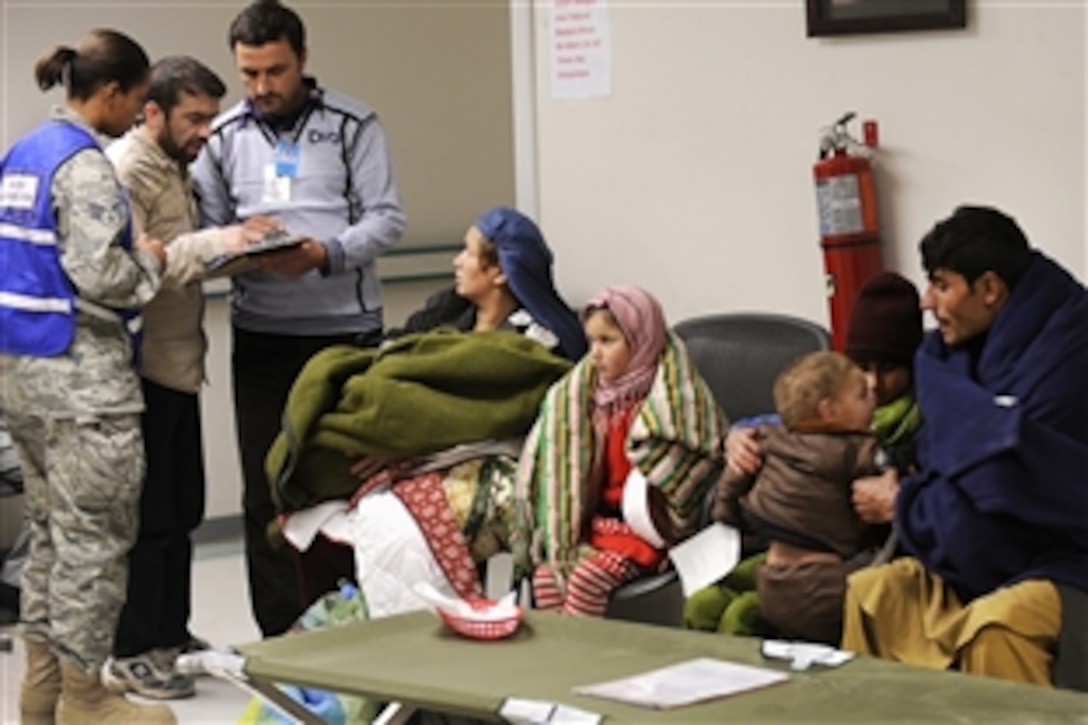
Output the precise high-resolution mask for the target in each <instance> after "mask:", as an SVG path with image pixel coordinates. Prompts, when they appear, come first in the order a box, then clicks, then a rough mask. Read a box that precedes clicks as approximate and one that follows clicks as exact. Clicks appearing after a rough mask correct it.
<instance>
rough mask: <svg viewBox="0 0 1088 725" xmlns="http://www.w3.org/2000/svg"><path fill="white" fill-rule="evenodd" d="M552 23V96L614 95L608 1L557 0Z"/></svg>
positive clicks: (585, 96) (596, 96)
mask: <svg viewBox="0 0 1088 725" xmlns="http://www.w3.org/2000/svg"><path fill="white" fill-rule="evenodd" d="M550 26H551V33H550V42H551V60H552V73H551V75H552V97H553V98H600V97H602V96H608V95H611V94H612V45H611V38H610V32H609V26H608V0H553V2H552V13H551V23H550Z"/></svg>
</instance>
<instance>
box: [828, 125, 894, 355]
mask: <svg viewBox="0 0 1088 725" xmlns="http://www.w3.org/2000/svg"><path fill="white" fill-rule="evenodd" d="M854 115H855V114H854V113H847V114H846V115H845V116H843V117H842V118H840V119H839V120H838V121H836V122H835V124H834V125H832V126H830V127H829V128H827V129H824V131H823V133H822V135H821V138H820V157H819V160H818V161H817V162H816V164H815V165H814V166H813V167H812V173H813V176H814V177H815V179H816V205H817V208H818V209H819V214H820V246H822V247H823V250H824V270H825V272H826V274H827V297H828V305H829V307H830V311H831V345H832V347H833V348H834V349H835V350H842V349H843V348H844V347H845V345H846V327H847V325H848V324H849V321H850V308H851V307H852V305H853V303H854V298H855V297H857V294H858V289H859V288H860V287H861V285H862V284H864V283H865V280H867V279H869V278H870V277H872V276H873V275H875V274H878V273H879V272H880V271H881V270H882V268H883V264H882V262H881V257H880V219H879V216H878V214H877V206H876V187H875V186H874V184H873V166H872V162H871V161H870V157H871V156H872V154H873V148H874V147H875V146H876V143H877V139H876V135H877V134H876V122H875V121H866V122H865V144H861V143H859V142H858V141H857V140H856V139H854V138H853V137H852V136H851V135H850V134H849V132H848V131H847V129H846V124H848V123H849V122H850V121H851V120H853V118H854Z"/></svg>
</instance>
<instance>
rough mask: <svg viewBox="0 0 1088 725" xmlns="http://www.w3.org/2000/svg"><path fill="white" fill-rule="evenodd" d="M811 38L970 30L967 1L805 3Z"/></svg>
mask: <svg viewBox="0 0 1088 725" xmlns="http://www.w3.org/2000/svg"><path fill="white" fill-rule="evenodd" d="M805 1H806V4H807V9H808V37H810V38H812V37H816V36H822V35H852V34H857V33H894V32H899V31H905V30H933V29H938V28H965V27H967V0H805Z"/></svg>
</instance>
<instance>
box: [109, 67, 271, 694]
mask: <svg viewBox="0 0 1088 725" xmlns="http://www.w3.org/2000/svg"><path fill="white" fill-rule="evenodd" d="M225 92H226V88H225V86H224V85H223V82H222V80H220V79H219V77H218V76H216V74H215V73H214V72H212V71H211V70H210V69H208V68H207V67H206V66H204V65H202V64H201V63H200V62H198V61H196V60H194V59H192V58H189V57H182V56H173V57H168V58H164V59H162V60H160V61H159V62H158V63H156V64H155V65H154V67H153V68H152V77H151V86H150V89H149V91H148V98H147V103H146V104H145V106H144V122H143V123H142V124H141V125H139V126H137V127H136V128H135V129H133V130H132V131H131V132H130V133H129V134H128V135H126V136H125V137H124V138H122V139H121V140H119V141H118V142H117V143H115V144H114V145H113V146H111V147H110V149H109V151H108V153H109V156H110V158H111V160H112V161H113V162H114V164H115V165H116V167H117V173H118V176H119V177H120V179H121V183H122V184H123V185H124V186H125V188H126V189H127V190H128V192H129V195H130V197H131V204H132V219H133V225H134V226H135V231H136V232H137V233H140V232H142V233H146V234H148V235H151V236H152V237H154V238H156V239H160V240H162V241H163V243H164V245H165V257H166V263H165V265H164V269H163V273H162V278H163V284H162V288H161V290H160V291H159V293H158V295H157V296H156V297H155V298H154V299H153V300H152V301H151V303H150V304H149V305H148V306H147V307H146V308H145V310H144V331H143V341H142V344H141V348H140V353H141V359H140V363H139V368H140V376H141V382H142V385H143V393H144V397H145V399H146V405H147V409H146V412H144V414H143V419H142V422H143V433H144V442H145V448H146V454H147V475H146V478H145V480H144V488H143V493H142V495H141V500H140V529H139V536H138V537H137V541H136V544H135V546H134V547H133V548H132V551H131V553H130V555H129V566H130V573H129V584H128V598H127V601H126V603H125V607H124V609H123V611H122V613H121V620H120V623H119V625H118V628H117V636H116V640H115V643H114V650H113V655H114V656H113V658H112V659H111V660H110V662H109V663H107V665H106V667H105V669H104V672H103V679H104V681H105V682H106V684H107V685H109V686H110V687H112V688H113V689H116V690H118V691H122V690H126V691H131V692H135V693H137V694H140V695H143V696H145V697H150V698H155V699H171V698H177V697H188V696H191V695H192V694H193V693H194V692H195V689H194V686H193V680H192V678H191V676H189V675H183V674H180V673H178V672H177V670H176V668H175V666H174V663H175V660H176V658H177V656H178V654H180V653H181V652H182V651H183V650H184V649H186V648H187V647H188V646H191V641H192V639H193V638H192V636H191V634H190V632H189V630H188V620H189V607H190V568H191V560H192V543H191V541H190V538H189V536H190V533H191V532H192V531H193V529H195V528H196V527H197V526H198V525H199V524H200V522H201V519H202V518H203V516H204V458H203V450H202V443H201V434H200V402H199V398H198V393H199V390H200V386H201V385H202V384H203V382H204V355H205V351H206V348H207V342H206V339H205V336H204V329H203V316H204V293H203V289H202V285H201V281H202V279H203V273H204V268H205V264H206V263H207V262H209V261H210V260H212V259H214V258H216V257H218V256H220V255H223V254H227V253H236V252H239V251H242V250H243V249H244V248H245V247H246V246H247V245H248V244H251V243H253V242H256V241H258V240H260V239H261V238H262V236H263V234H264V233H265V232H267V231H269V230H270V229H272V228H274V227H275V226H276V225H275V222H273V221H272V220H270V219H268V218H263V217H262V218H254V219H250V220H249V221H247V222H246V223H245V224H244V225H234V226H229V227H223V228H213V229H204V230H199V227H200V220H199V215H198V212H197V205H196V201H195V199H194V197H193V190H192V184H191V182H190V179H189V172H188V165H189V163H190V162H192V160H193V159H195V158H196V156H197V154H199V153H200V149H201V148H203V146H204V143H205V141H206V140H207V138H208V134H209V131H210V125H211V122H212V120H213V119H214V118H215V116H216V115H217V114H218V113H219V99H220V98H222V97H223V95H224V93H225Z"/></svg>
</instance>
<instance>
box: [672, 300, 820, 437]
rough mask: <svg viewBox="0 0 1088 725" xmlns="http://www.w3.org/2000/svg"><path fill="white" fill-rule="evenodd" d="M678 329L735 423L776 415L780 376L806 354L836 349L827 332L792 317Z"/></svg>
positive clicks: (698, 323)
mask: <svg viewBox="0 0 1088 725" xmlns="http://www.w3.org/2000/svg"><path fill="white" fill-rule="evenodd" d="M673 330H674V331H675V332H676V334H677V335H679V336H680V338H681V339H682V340H683V341H684V345H686V346H687V349H688V353H689V354H690V355H691V359H692V362H694V363H695V367H696V368H698V370H699V373H700V374H702V376H703V378H704V379H705V380H706V382H707V385H709V386H710V390H711V392H713V393H714V399H715V400H717V401H718V405H720V406H721V407H722V410H723V411H725V414H726V416H728V418H729V420H730V421H736V420H740V419H741V418H751V417H753V416H756V415H761V414H764V413H773V412H774V396H773V395H772V392H771V391H772V390H773V388H774V381H775V379H776V378H777V377H778V375H779V373H781V372H782V370H784V369H785V367H786V366H787V365H789V364H790V363H791V362H793V361H794V360H796V359H797V358H799V357H801V356H802V355H804V354H806V353H809V352H815V351H817V350H827V349H829V348H830V347H831V339H830V336H829V335H828V333H827V330H825V329H824V328H823V327H821V326H820V325H818V324H816V323H815V322H810V321H809V320H803V319H801V318H798V317H791V316H789V315H776V314H768V313H759V312H737V313H727V314H721V315H708V316H706V317H695V318H692V319H690V320H684V321H682V322H680V323H678V324H677V325H676V326H675V327H674V328H673Z"/></svg>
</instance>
